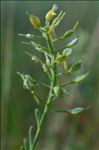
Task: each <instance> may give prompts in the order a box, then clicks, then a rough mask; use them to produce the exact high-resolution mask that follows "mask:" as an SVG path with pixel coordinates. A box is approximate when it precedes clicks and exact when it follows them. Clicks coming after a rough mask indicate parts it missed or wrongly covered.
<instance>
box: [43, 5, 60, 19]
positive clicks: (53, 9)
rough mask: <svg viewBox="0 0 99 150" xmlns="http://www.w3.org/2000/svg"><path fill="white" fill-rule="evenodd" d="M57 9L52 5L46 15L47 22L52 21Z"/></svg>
mask: <svg viewBox="0 0 99 150" xmlns="http://www.w3.org/2000/svg"><path fill="white" fill-rule="evenodd" d="M57 9H58V7H57V5H56V4H54V5H53V7H52V9H51V10H50V11H49V12H48V13H47V14H46V16H45V18H46V20H47V21H50V20H52V19H53V17H54V16H55V15H56V13H55V11H56V10H57Z"/></svg>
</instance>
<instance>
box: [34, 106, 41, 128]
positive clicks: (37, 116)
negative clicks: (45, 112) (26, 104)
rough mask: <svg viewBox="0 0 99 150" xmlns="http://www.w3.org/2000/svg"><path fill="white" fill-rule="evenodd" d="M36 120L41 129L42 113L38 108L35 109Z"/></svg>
mask: <svg viewBox="0 0 99 150" xmlns="http://www.w3.org/2000/svg"><path fill="white" fill-rule="evenodd" d="M35 118H36V122H37V128H38V129H39V128H40V111H39V109H38V108H36V109H35Z"/></svg>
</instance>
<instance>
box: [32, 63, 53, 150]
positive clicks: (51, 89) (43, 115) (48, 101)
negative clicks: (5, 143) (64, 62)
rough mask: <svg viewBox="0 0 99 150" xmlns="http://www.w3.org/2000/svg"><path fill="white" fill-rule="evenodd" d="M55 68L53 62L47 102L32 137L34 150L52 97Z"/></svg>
mask: <svg viewBox="0 0 99 150" xmlns="http://www.w3.org/2000/svg"><path fill="white" fill-rule="evenodd" d="M55 70H56V66H55V64H54V65H53V70H52V82H51V86H50V91H49V96H48V99H47V103H46V104H45V108H44V111H43V114H42V116H41V119H40V124H39V128H37V131H36V134H35V137H34V142H33V147H32V149H31V150H35V147H36V145H37V142H38V139H39V136H40V133H41V129H42V126H43V123H44V120H45V119H46V117H47V115H48V112H49V108H50V105H51V102H52V98H53V87H54V86H55V82H56V71H55Z"/></svg>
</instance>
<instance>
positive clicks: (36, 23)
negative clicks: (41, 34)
mask: <svg viewBox="0 0 99 150" xmlns="http://www.w3.org/2000/svg"><path fill="white" fill-rule="evenodd" d="M29 20H30V22H31V24H32V25H33V27H34V28H39V27H40V25H41V23H40V19H39V18H38V17H36V16H34V15H30V16H29Z"/></svg>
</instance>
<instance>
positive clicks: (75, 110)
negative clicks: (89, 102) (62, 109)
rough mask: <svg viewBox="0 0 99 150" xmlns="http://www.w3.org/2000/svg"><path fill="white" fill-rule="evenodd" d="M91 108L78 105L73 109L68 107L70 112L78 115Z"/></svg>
mask: <svg viewBox="0 0 99 150" xmlns="http://www.w3.org/2000/svg"><path fill="white" fill-rule="evenodd" d="M88 108H89V106H88V107H86V108H83V107H76V108H73V109H68V112H69V113H71V114H72V115H78V114H80V113H81V112H83V111H85V110H87V109H88Z"/></svg>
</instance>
